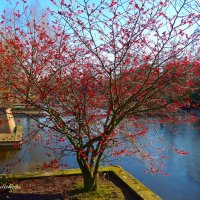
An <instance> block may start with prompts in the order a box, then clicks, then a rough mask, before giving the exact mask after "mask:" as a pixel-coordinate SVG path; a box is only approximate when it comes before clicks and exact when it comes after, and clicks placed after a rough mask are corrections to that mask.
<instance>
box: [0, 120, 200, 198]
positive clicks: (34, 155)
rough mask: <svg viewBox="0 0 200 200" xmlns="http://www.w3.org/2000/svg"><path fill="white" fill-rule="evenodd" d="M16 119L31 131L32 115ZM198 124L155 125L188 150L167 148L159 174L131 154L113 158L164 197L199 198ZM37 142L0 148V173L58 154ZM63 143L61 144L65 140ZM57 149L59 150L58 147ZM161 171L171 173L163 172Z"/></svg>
mask: <svg viewBox="0 0 200 200" xmlns="http://www.w3.org/2000/svg"><path fill="white" fill-rule="evenodd" d="M15 119H16V121H18V119H20V123H21V124H22V125H23V127H24V135H29V134H30V133H32V132H33V130H31V127H33V126H32V125H33V124H34V123H35V122H33V121H32V120H31V119H29V118H27V117H17V118H15ZM199 119H200V118H199ZM41 120H42V119H41ZM198 127H200V121H198V122H195V123H194V127H191V126H187V125H178V126H171V127H165V126H159V127H158V131H159V133H160V136H162V137H163V138H164V139H165V141H167V143H168V144H170V145H175V147H176V148H179V149H181V150H183V149H184V150H185V151H189V152H190V153H189V154H188V155H187V156H184V155H178V154H177V153H175V152H174V151H166V152H165V155H167V156H168V157H167V158H166V159H165V164H166V168H165V169H164V173H163V174H161V175H160V174H157V175H155V174H154V175H152V174H150V173H147V174H146V173H144V170H145V169H146V168H145V164H144V163H142V162H138V160H135V159H134V158H131V157H126V156H122V157H121V159H120V160H121V162H119V161H115V164H118V165H121V166H122V167H123V168H124V169H125V170H127V171H128V172H129V173H130V174H132V175H134V176H135V177H136V178H137V179H139V180H140V181H141V182H142V183H144V184H145V185H146V186H148V187H149V188H150V189H152V190H153V191H154V192H155V193H157V194H158V195H159V196H160V197H161V198H162V199H164V200H200V130H199V129H198ZM172 129H176V132H175V134H172V133H171V130H172ZM150 133H151V130H150ZM150 133H149V134H150ZM52 141H53V139H52ZM52 141H51V144H50V146H49V148H51V147H55V146H54V145H55V144H56V143H55V144H53V143H52ZM40 142H41V141H40ZM40 142H37V141H35V142H29V145H27V144H24V145H23V148H22V149H21V150H18V151H0V173H7V172H9V173H10V172H13V173H14V172H25V171H36V170H41V169H43V165H44V162H48V161H49V160H50V158H51V159H52V157H54V156H55V158H56V156H57V155H56V154H55V153H54V152H52V151H51V150H50V149H49V148H48V149H47V148H45V147H44V146H45V145H42V144H40V145H39V146H38V144H39V143H40ZM43 143H44V144H45V143H46V141H45V140H44V141H43ZM62 144H63V145H62V146H64V143H62ZM56 152H61V150H60V149H59V147H58V149H57V150H56ZM49 154H50V155H51V156H49ZM60 163H61V164H63V165H64V168H75V167H78V165H77V163H76V160H75V159H74V157H72V156H70V157H67V156H64V158H63V159H62V160H60ZM65 164H66V165H67V166H65ZM7 170H10V171H7ZM164 174H170V175H169V176H165V175H164Z"/></svg>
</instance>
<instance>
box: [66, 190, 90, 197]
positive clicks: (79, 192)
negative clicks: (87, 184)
mask: <svg viewBox="0 0 200 200" xmlns="http://www.w3.org/2000/svg"><path fill="white" fill-rule="evenodd" d="M85 192H86V190H85V189H84V188H77V189H72V190H70V191H68V192H67V193H68V194H69V196H70V197H71V196H74V195H80V194H82V193H85Z"/></svg>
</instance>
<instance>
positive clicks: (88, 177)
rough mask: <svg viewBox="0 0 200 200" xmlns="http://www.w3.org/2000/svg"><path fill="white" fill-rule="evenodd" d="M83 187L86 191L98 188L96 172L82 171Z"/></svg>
mask: <svg viewBox="0 0 200 200" xmlns="http://www.w3.org/2000/svg"><path fill="white" fill-rule="evenodd" d="M83 182H84V189H85V190H86V191H95V190H97V189H98V174H96V175H93V173H92V172H83Z"/></svg>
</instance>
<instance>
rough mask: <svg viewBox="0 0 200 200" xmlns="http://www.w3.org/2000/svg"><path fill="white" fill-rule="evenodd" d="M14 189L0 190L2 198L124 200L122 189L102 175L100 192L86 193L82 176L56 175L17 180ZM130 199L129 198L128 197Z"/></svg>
mask: <svg viewBox="0 0 200 200" xmlns="http://www.w3.org/2000/svg"><path fill="white" fill-rule="evenodd" d="M12 184H13V188H14V189H13V190H12V191H11V190H10V191H8V190H3V191H1V192H0V199H1V200H3V199H7V200H9V199H11V200H47V199H48V200H68V199H69V200H85V199H91V200H103V199H105V200H112V199H113V200H122V199H127V198H126V197H125V196H124V194H123V192H122V191H121V189H120V188H119V187H117V186H116V185H115V184H114V183H113V182H111V181H109V180H107V179H106V178H104V176H101V178H100V180H99V185H100V189H99V190H98V192H91V193H86V192H84V190H83V179H82V177H81V176H56V177H43V178H32V179H24V180H15V181H14V182H12ZM128 199H129V198H128Z"/></svg>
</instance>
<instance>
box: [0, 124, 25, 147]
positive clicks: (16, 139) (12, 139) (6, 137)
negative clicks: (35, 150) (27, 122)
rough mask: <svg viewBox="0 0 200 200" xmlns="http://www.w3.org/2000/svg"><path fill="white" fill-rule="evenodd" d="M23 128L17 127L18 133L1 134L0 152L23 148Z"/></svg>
mask: <svg viewBox="0 0 200 200" xmlns="http://www.w3.org/2000/svg"><path fill="white" fill-rule="evenodd" d="M22 135H23V127H22V126H17V131H16V133H1V134H0V150H1V149H10V150H11V149H16V148H21V144H22Z"/></svg>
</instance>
